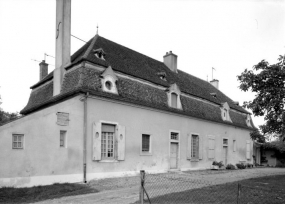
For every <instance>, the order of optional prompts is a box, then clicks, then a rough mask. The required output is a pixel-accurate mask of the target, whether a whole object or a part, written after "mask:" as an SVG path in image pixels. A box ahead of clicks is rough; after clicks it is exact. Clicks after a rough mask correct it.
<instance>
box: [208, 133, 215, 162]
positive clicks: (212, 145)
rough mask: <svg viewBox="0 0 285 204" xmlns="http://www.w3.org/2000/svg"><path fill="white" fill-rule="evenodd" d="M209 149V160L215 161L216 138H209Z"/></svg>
mask: <svg viewBox="0 0 285 204" xmlns="http://www.w3.org/2000/svg"><path fill="white" fill-rule="evenodd" d="M208 138H209V147H208V148H209V149H208V158H209V159H214V158H215V137H214V136H209V137H208Z"/></svg>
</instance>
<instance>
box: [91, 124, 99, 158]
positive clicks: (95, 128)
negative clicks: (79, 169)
mask: <svg viewBox="0 0 285 204" xmlns="http://www.w3.org/2000/svg"><path fill="white" fill-rule="evenodd" d="M92 137H93V160H96V161H98V160H101V123H100V122H98V123H93V133H92Z"/></svg>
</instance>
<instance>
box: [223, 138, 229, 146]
mask: <svg viewBox="0 0 285 204" xmlns="http://www.w3.org/2000/svg"><path fill="white" fill-rule="evenodd" d="M224 140H227V144H224ZM222 146H223V147H224V146H225V147H228V146H229V138H228V137H223V138H222Z"/></svg>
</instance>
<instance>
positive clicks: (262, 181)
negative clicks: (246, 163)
mask: <svg viewBox="0 0 285 204" xmlns="http://www.w3.org/2000/svg"><path fill="white" fill-rule="evenodd" d="M238 183H240V184H241V194H240V202H239V203H247V204H255V203H256V204H263V203H264V204H267V203H270V204H284V203H285V175H278V176H267V177H260V178H252V179H246V180H242V181H239V182H232V183H227V184H221V185H214V186H207V187H203V188H196V189H193V186H195V184H191V183H189V184H188V185H189V188H191V187H192V189H191V190H186V191H182V192H175V193H168V194H165V195H160V196H156V197H152V196H151V194H152V191H151V190H152V189H151V186H149V187H147V186H146V191H147V192H148V194H149V196H150V200H151V203H163V204H168V203H169V204H170V203H171V204H172V203H227V204H230V203H237V194H238ZM175 188H179V186H173V189H175ZM153 193H154V194H155V192H153ZM145 199H146V196H145ZM136 203H139V202H136ZM145 203H148V202H147V200H145Z"/></svg>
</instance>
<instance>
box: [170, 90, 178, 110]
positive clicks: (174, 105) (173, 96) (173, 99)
mask: <svg viewBox="0 0 285 204" xmlns="http://www.w3.org/2000/svg"><path fill="white" fill-rule="evenodd" d="M171 107H172V108H177V94H176V93H171Z"/></svg>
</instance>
